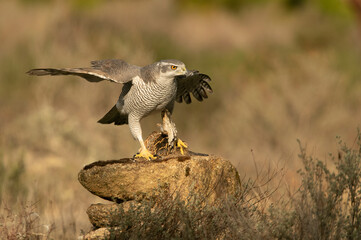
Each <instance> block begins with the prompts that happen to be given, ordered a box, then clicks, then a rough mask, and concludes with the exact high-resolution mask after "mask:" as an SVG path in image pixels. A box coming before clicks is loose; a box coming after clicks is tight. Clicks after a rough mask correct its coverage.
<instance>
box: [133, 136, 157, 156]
mask: <svg viewBox="0 0 361 240" xmlns="http://www.w3.org/2000/svg"><path fill="white" fill-rule="evenodd" d="M139 143H140V149H139V153H137V154H135V155H134V157H135V158H141V157H144V158H145V159H147V160H154V159H156V157H154V156H153V154H151V153H150V152H149V151H148V149H147V148H146V147H145V144H144V141H143V139H142V140H139Z"/></svg>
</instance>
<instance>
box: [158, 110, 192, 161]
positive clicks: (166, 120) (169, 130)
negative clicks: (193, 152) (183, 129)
mask: <svg viewBox="0 0 361 240" xmlns="http://www.w3.org/2000/svg"><path fill="white" fill-rule="evenodd" d="M162 120H163V125H162V126H161V130H162V132H165V133H166V134H167V135H168V144H169V145H170V146H173V147H176V148H179V150H180V152H181V154H182V155H183V154H184V150H183V148H187V147H188V146H187V145H186V144H185V143H184V142H183V141H182V140H180V139H179V138H178V137H177V129H176V127H175V124H174V122H172V120H171V119H170V112H169V111H168V110H167V109H166V110H164V111H162ZM174 143H176V145H175V146H174Z"/></svg>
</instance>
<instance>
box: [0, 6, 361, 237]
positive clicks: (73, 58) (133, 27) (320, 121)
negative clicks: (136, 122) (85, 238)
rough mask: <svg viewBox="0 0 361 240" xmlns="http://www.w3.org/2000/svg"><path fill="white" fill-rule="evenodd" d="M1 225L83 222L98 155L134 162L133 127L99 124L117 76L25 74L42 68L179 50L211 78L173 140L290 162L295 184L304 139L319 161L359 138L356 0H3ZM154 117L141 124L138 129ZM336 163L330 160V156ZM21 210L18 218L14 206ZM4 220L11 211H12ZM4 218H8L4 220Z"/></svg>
mask: <svg viewBox="0 0 361 240" xmlns="http://www.w3.org/2000/svg"><path fill="white" fill-rule="evenodd" d="M0 6H1V7H0V40H1V44H0V208H1V209H0V220H2V221H5V222H6V223H7V224H8V226H9V229H10V230H13V231H16V228H17V227H21V226H19V224H18V222H17V221H18V220H16V218H15V217H14V218H13V219H11V218H10V220H9V219H8V218H7V217H8V216H13V215H14V213H21V212H24V211H28V210H29V209H30V210H29V211H31V212H32V213H33V214H34V216H36V218H38V219H40V222H41V225H39V230H38V231H39V232H45V233H46V232H51V233H50V234H51V236H52V237H53V238H55V239H69V238H74V237H75V236H78V235H80V232H81V231H88V230H89V229H90V224H89V223H88V219H87V216H86V213H85V211H86V209H87V207H88V206H89V205H90V204H91V203H96V202H102V200H100V199H98V198H96V197H94V196H92V195H91V194H90V193H89V192H87V191H86V190H85V189H83V188H82V187H81V186H80V184H79V183H78V181H77V174H78V172H79V170H80V169H81V168H82V167H83V166H84V165H85V164H88V163H91V162H93V161H96V160H109V159H119V158H123V157H131V156H133V154H135V153H136V151H137V150H138V148H139V143H138V142H136V141H134V140H133V138H132V136H131V134H130V131H129V128H128V126H121V127H119V126H114V125H101V124H97V123H96V122H97V120H99V119H100V118H101V117H102V116H103V115H104V114H105V113H106V112H107V111H108V110H109V109H110V108H111V107H112V106H113V105H114V103H115V102H116V101H117V99H118V96H119V93H120V91H121V87H122V86H121V85H118V84H113V83H110V82H101V83H89V82H86V81H85V80H83V79H80V78H76V77H31V76H28V75H26V74H25V72H26V71H27V70H29V69H31V68H40V67H85V66H89V62H90V61H91V60H97V59H109V58H120V59H123V60H126V61H127V62H129V63H132V64H135V65H140V66H143V65H147V64H150V63H152V62H154V61H157V60H160V59H169V58H173V59H179V60H181V61H183V62H184V63H185V64H186V65H187V67H188V69H198V70H200V71H201V72H203V73H206V74H208V75H209V76H211V78H212V82H211V85H212V88H213V90H214V93H213V94H212V95H210V97H209V99H206V100H205V101H203V102H201V103H200V102H197V101H195V100H194V101H193V103H192V104H190V105H186V104H177V105H176V107H175V111H174V114H173V120H174V121H175V123H176V125H177V128H178V132H179V136H180V137H181V138H182V139H183V140H185V141H186V142H187V143H188V144H189V146H190V149H191V150H193V151H196V152H202V153H208V154H216V155H220V156H222V157H224V158H226V159H228V160H230V161H231V162H232V163H233V164H234V165H235V166H236V167H237V169H238V170H239V173H240V175H241V177H242V178H243V177H253V176H255V175H256V174H257V171H258V170H257V168H256V167H255V164H256V165H258V168H261V167H262V166H269V167H270V168H271V169H272V168H275V169H280V168H283V169H284V182H283V183H282V184H284V185H287V186H288V188H289V189H297V187H298V183H299V176H298V174H297V173H296V171H297V170H298V169H299V168H300V167H301V166H302V164H301V161H300V160H299V159H298V156H297V155H298V153H299V146H298V144H297V141H296V140H297V139H300V140H301V142H302V143H304V144H306V145H307V147H308V150H309V151H310V152H311V153H312V154H313V155H314V156H317V157H319V158H320V159H324V160H325V161H326V162H327V161H329V158H328V154H329V153H337V140H336V136H341V137H342V139H343V140H344V141H345V142H347V143H351V145H352V143H353V141H354V139H355V137H356V134H357V128H358V127H359V126H360V119H361V108H360V105H361V66H360V64H361V1H360V0H274V1H271V0H257V1H252V0H223V1H222V0H173V1H166V0H139V1H131V0H128V1H125V0H124V1H110V0H108V1H106V0H65V1H60V0H12V1H8V0H0ZM158 122H160V116H158V115H154V116H150V117H148V118H146V119H144V120H143V121H142V126H143V136H144V137H146V136H147V135H148V134H150V133H151V132H152V131H154V130H157V127H156V123H158ZM329 164H332V162H329ZM12 213H13V215H12ZM4 219H5V220H4ZM6 219H8V220H6Z"/></svg>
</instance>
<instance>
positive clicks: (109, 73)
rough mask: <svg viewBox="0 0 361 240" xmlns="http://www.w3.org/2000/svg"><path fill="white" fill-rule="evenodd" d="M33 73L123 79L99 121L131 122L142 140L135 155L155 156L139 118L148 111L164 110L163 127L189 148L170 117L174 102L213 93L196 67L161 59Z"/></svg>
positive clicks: (177, 144)
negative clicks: (150, 62)
mask: <svg viewBox="0 0 361 240" xmlns="http://www.w3.org/2000/svg"><path fill="white" fill-rule="evenodd" d="M27 73H28V74H30V75H37V76H44V75H76V76H80V77H83V78H85V79H86V80H87V81H89V82H100V81H103V80H108V81H111V82H115V83H122V84H123V88H122V92H121V94H120V96H119V99H118V102H117V103H116V104H115V106H114V107H113V108H112V109H110V111H109V112H108V113H107V114H105V116H104V117H103V118H102V119H100V120H99V121H98V122H99V123H103V124H111V123H114V124H115V125H123V124H129V128H130V131H131V133H132V135H133V137H134V138H135V139H137V140H138V141H139V143H140V146H141V149H140V150H139V152H138V154H136V155H135V157H144V158H146V159H155V158H156V157H155V156H153V155H152V154H151V153H150V152H149V151H148V150H147V148H146V147H145V145H144V142H143V138H142V129H141V126H140V120H141V119H142V118H144V117H146V116H148V115H149V114H151V113H153V112H156V111H160V112H161V113H162V119H163V125H162V127H161V128H162V131H164V132H167V134H168V141H169V144H171V145H172V146H174V147H178V148H180V151H181V152H182V153H183V148H186V147H187V146H186V144H184V143H183V142H182V141H181V140H180V139H179V138H177V130H176V128H175V124H174V123H173V122H172V121H171V120H170V114H171V113H172V111H173V107H174V102H175V101H177V102H180V103H181V102H183V101H184V102H186V103H187V104H189V103H191V101H192V100H191V97H190V93H192V94H193V96H194V97H195V98H196V99H197V100H199V101H202V100H203V99H204V98H207V97H208V96H207V92H209V93H211V92H212V88H211V87H210V85H209V81H210V80H211V79H210V77H209V76H207V75H205V74H202V73H199V72H198V71H196V70H192V71H187V69H186V67H185V65H184V63H183V62H181V61H178V60H161V61H159V62H155V63H153V64H150V65H147V66H144V67H139V66H136V65H131V64H128V63H126V62H125V61H123V60H120V59H109V60H100V61H92V62H91V67H86V68H39V69H32V70H30V71H28V72H27Z"/></svg>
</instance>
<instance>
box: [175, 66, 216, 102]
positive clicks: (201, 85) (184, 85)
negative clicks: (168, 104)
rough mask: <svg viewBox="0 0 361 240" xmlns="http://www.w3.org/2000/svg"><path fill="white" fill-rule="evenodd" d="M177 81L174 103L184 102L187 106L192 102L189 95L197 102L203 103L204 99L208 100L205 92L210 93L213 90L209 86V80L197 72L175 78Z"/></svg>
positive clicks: (206, 76)
mask: <svg viewBox="0 0 361 240" xmlns="http://www.w3.org/2000/svg"><path fill="white" fill-rule="evenodd" d="M176 80H177V83H178V85H177V95H176V98H175V99H176V101H177V102H179V103H181V102H183V100H184V102H185V103H187V104H189V103H191V102H192V99H191V96H190V93H192V95H193V96H194V97H195V98H196V99H197V100H198V101H203V99H204V98H208V96H207V92H208V93H212V92H213V90H212V88H211V86H210V85H209V83H208V82H209V81H211V78H210V77H209V76H208V75H206V74H203V73H199V72H198V71H195V70H193V71H189V72H188V73H187V74H186V75H184V76H178V77H176Z"/></svg>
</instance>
